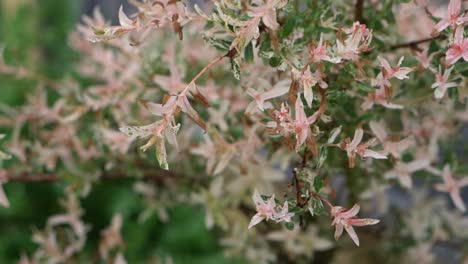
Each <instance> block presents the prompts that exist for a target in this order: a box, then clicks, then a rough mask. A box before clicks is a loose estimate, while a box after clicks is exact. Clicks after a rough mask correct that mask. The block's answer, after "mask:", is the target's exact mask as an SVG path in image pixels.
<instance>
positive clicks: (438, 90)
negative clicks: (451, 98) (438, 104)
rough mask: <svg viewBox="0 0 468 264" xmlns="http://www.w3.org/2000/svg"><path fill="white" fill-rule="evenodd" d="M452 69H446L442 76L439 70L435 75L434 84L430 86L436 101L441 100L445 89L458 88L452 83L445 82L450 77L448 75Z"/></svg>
mask: <svg viewBox="0 0 468 264" xmlns="http://www.w3.org/2000/svg"><path fill="white" fill-rule="evenodd" d="M452 69H453V67H452V68H450V69H446V70H445V72H444V73H443V74H442V70H441V69H440V68H439V71H438V72H437V74H436V82H435V83H434V84H432V86H431V88H432V89H435V90H434V96H435V98H436V99H442V98H443V97H444V95H445V92H446V91H447V89H449V88H453V87H457V86H458V85H457V84H456V83H454V82H447V81H448V79H449V77H450V73H451V72H452Z"/></svg>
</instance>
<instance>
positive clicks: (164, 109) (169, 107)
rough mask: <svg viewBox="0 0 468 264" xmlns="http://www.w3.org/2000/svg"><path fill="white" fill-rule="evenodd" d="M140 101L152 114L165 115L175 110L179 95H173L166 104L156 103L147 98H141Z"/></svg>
mask: <svg viewBox="0 0 468 264" xmlns="http://www.w3.org/2000/svg"><path fill="white" fill-rule="evenodd" d="M140 102H141V103H142V104H143V105H144V106H145V108H146V109H147V110H148V111H149V112H150V113H151V114H153V115H156V116H163V115H166V114H168V113H170V112H172V111H173V110H174V106H175V105H176V102H177V97H176V96H171V97H170V98H169V99H168V100H167V102H165V103H164V104H156V103H153V102H148V101H146V100H140Z"/></svg>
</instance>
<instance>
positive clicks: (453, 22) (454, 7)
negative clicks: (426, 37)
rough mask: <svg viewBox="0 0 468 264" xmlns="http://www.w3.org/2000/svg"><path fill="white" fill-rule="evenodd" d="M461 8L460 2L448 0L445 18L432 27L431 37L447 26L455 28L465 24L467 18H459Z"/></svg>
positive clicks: (458, 0) (459, 0)
mask: <svg viewBox="0 0 468 264" xmlns="http://www.w3.org/2000/svg"><path fill="white" fill-rule="evenodd" d="M461 7H462V1H461V0H450V2H449V4H448V8H447V18H443V19H442V20H440V21H439V23H437V24H436V25H435V26H434V31H433V32H432V35H436V34H438V33H439V32H442V31H443V30H445V29H446V28H447V27H449V26H452V27H453V28H455V27H457V26H460V25H462V24H463V23H465V22H467V21H468V18H467V17H466V16H465V17H464V16H461Z"/></svg>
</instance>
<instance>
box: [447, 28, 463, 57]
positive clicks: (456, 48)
mask: <svg viewBox="0 0 468 264" xmlns="http://www.w3.org/2000/svg"><path fill="white" fill-rule="evenodd" d="M463 32H464V27H463V26H459V27H458V28H457V29H456V30H455V37H454V40H453V43H452V44H451V46H450V48H449V49H448V50H447V52H446V53H445V62H446V63H447V64H448V65H453V64H454V63H456V62H457V61H458V60H460V59H462V58H463V60H464V61H468V38H464V37H463Z"/></svg>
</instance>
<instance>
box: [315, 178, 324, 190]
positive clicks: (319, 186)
mask: <svg viewBox="0 0 468 264" xmlns="http://www.w3.org/2000/svg"><path fill="white" fill-rule="evenodd" d="M322 187H323V178H322V177H319V176H317V177H315V178H314V190H315V192H319V191H320V189H322Z"/></svg>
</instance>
